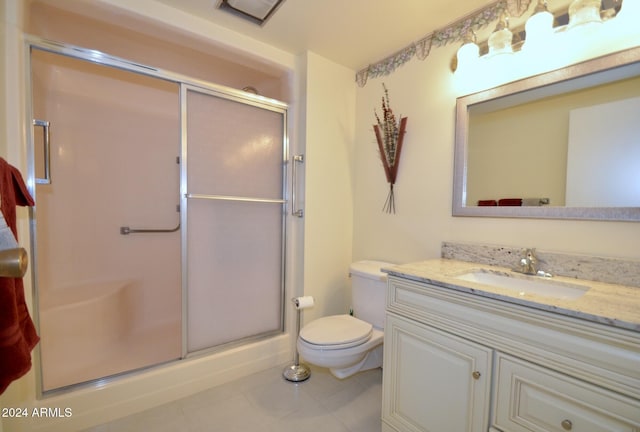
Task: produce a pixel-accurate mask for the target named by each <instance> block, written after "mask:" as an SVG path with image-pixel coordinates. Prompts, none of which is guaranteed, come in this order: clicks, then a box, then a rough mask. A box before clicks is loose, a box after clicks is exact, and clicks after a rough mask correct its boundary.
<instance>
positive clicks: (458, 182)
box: [452, 47, 640, 221]
mask: <svg viewBox="0 0 640 432" xmlns="http://www.w3.org/2000/svg"><path fill="white" fill-rule="evenodd" d="M624 66H630V67H632V68H635V67H636V66H638V67H640V47H635V48H631V49H627V50H624V51H620V52H616V53H613V54H608V55H605V56H602V57H597V58H594V59H591V60H587V61H585V62H582V63H577V64H574V65H570V66H567V67H565V68H562V69H558V70H554V71H551V72H546V73H543V74H540V75H536V76H532V77H530V78H525V79H521V80H518V81H514V82H511V83H508V84H505V85H502V86H499V87H494V88H492V89H489V90H484V91H481V92H478V93H473V94H470V95H466V96H461V97H459V98H457V100H456V126H455V145H454V167H453V168H454V170H453V211H452V214H453V216H477V217H509V218H544V219H585V220H613V221H640V207H559V206H558V207H553V206H541V207H509V206H502V207H501V206H497V207H480V206H467V205H466V186H467V162H468V153H467V150H468V149H467V145H468V142H467V141H468V129H469V109H470V107H472V106H473V105H476V104H479V103H483V102H490V101H496V100H497V99H499V98H505V97H513V98H517V97H520V96H521V93H523V92H528V91H533V90H539V91H542V92H544V93H545V94H546V95H550V94H555V93H551V92H549V90H551V89H554V87H559V86H560V85H563V86H565V85H567V86H569V87H570V88H572V89H573V88H581V87H586V86H587V84H585V83H588V84H594V83H595V84H599V83H604V82H607V81H613V80H616V79H620V78H622V77H624V76H623V75H622V76H621V77H619V76H618V75H621V74H623V71H624V68H623V67H624ZM599 72H616V73H614V75H615V76H616V77H615V78H614V79H613V80H611V79H608V78H607V79H605V78H604V77H602V74H598V73H599ZM618 72H619V73H618ZM607 75H608V74H607ZM576 86H577V87H576Z"/></svg>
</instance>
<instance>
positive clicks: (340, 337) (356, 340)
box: [300, 315, 373, 350]
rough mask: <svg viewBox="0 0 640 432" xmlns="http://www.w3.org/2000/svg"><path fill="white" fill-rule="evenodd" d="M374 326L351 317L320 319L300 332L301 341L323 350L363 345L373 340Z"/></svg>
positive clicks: (340, 316)
mask: <svg viewBox="0 0 640 432" xmlns="http://www.w3.org/2000/svg"><path fill="white" fill-rule="evenodd" d="M372 332H373V326H372V325H371V324H369V323H368V322H365V321H362V320H359V319H358V318H355V317H353V316H351V315H332V316H327V317H323V318H319V319H317V320H315V321H312V322H311V323H309V324H307V325H306V326H304V327H303V328H302V330H300V339H302V340H303V341H304V342H306V343H307V344H311V345H314V346H316V347H317V348H318V349H323V350H338V349H344V348H350V347H353V346H357V345H361V344H363V343H365V342H366V341H368V340H369V339H370V338H371V334H372Z"/></svg>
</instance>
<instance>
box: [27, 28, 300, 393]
mask: <svg viewBox="0 0 640 432" xmlns="http://www.w3.org/2000/svg"><path fill="white" fill-rule="evenodd" d="M29 47H30V50H29V52H30V62H29V65H30V70H31V83H30V93H31V101H32V106H31V111H32V117H33V127H32V131H31V136H30V140H29V141H30V143H31V144H30V145H29V149H28V151H29V154H30V157H31V162H30V169H29V171H30V173H29V180H28V183H29V185H30V187H31V189H32V193H33V195H34V198H35V201H36V206H35V207H34V208H33V209H32V215H31V216H32V218H31V219H32V242H33V244H32V251H33V255H34V256H33V257H32V263H33V265H32V275H33V280H34V286H35V288H34V291H35V298H36V302H35V304H36V309H37V310H36V316H37V322H38V326H39V329H40V335H41V344H40V366H41V367H40V374H39V375H40V379H39V381H40V383H41V390H42V391H43V392H48V391H54V390H59V389H64V388H67V387H69V386H75V385H77V384H80V383H95V382H97V381H100V380H104V379H111V378H113V377H114V376H117V375H119V374H123V373H127V372H132V371H137V370H141V369H144V368H148V367H150V366H154V365H158V364H163V363H167V362H172V361H177V360H180V359H185V358H187V357H189V356H191V355H194V354H201V353H206V352H208V351H211V350H220V349H224V348H225V347H229V346H233V345H236V344H240V343H243V342H246V341H250V340H255V339H257V338H264V337H269V336H271V335H274V334H279V333H281V332H283V330H284V319H283V316H284V310H283V307H284V301H283V298H284V292H285V287H284V280H285V264H284V263H285V244H286V232H287V226H286V220H287V211H286V206H287V200H286V199H285V197H286V196H287V187H286V183H287V182H286V178H287V175H286V174H287V160H288V141H287V106H286V104H284V103H281V102H278V101H275V100H272V99H267V98H263V97H260V96H256V95H252V94H248V93H245V92H242V91H238V90H234V89H229V88H225V87H222V86H217V85H215V84H212V83H207V82H202V81H198V80H194V79H190V78H189V77H185V76H181V75H178V74H173V73H171V72H167V71H162V70H158V69H155V68H152V67H148V66H142V65H139V64H134V63H130V62H128V61H126V60H123V59H119V58H114V57H110V56H107V55H105V54H102V53H97V52H95V51H92V50H86V49H81V48H77V47H70V46H66V45H63V44H57V43H52V42H48V41H44V40H39V39H37V40H36V39H35V38H34V39H33V40H30V41H29Z"/></svg>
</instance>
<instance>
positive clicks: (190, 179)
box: [182, 86, 286, 353]
mask: <svg viewBox="0 0 640 432" xmlns="http://www.w3.org/2000/svg"><path fill="white" fill-rule="evenodd" d="M182 98H183V122H184V123H186V127H185V124H184V123H183V128H184V129H183V130H185V131H186V149H185V150H186V163H185V164H184V166H183V172H184V173H186V178H185V179H184V180H185V181H184V182H183V188H184V192H185V194H184V198H185V201H186V215H183V217H185V216H186V219H187V229H186V232H185V233H183V235H184V236H185V237H186V250H187V255H186V262H185V263H184V265H185V268H186V269H187V271H186V272H185V277H186V285H187V302H186V305H187V316H188V318H187V320H188V322H187V343H186V347H185V348H186V351H187V352H189V353H191V352H195V351H200V350H204V349H209V348H217V347H221V346H225V345H228V344H230V343H234V342H238V341H242V340H247V339H251V338H255V337H258V336H264V335H268V334H273V333H277V332H280V331H282V330H283V294H284V285H283V277H284V232H285V210H286V209H285V200H284V199H283V195H284V177H285V176H284V169H285V163H286V137H285V124H286V111H285V109H284V107H283V106H279V105H273V104H266V103H265V104H263V103H260V102H257V101H255V100H254V101H249V100H246V99H241V98H240V97H239V96H235V97H234V96H233V95H229V94H222V93H218V92H214V91H205V90H203V89H199V88H195V87H189V86H183V92H182ZM185 107H186V111H185ZM183 139H184V137H183Z"/></svg>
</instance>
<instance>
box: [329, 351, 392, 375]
mask: <svg viewBox="0 0 640 432" xmlns="http://www.w3.org/2000/svg"><path fill="white" fill-rule="evenodd" d="M382 356H383V350H382V345H379V346H377V347H376V348H374V349H372V350H371V351H369V352H368V353H367V355H366V356H365V357H364V358H363V359H362V360H361V361H359V362H358V363H356V364H355V365H353V366H349V367H346V368H330V369H329V371H330V372H331V373H332V374H333V376H335V377H336V378H340V379H344V378H348V377H350V376H351V375H355V374H356V373H358V372H364V371H366V370H369V369H375V368H379V367H382Z"/></svg>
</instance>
